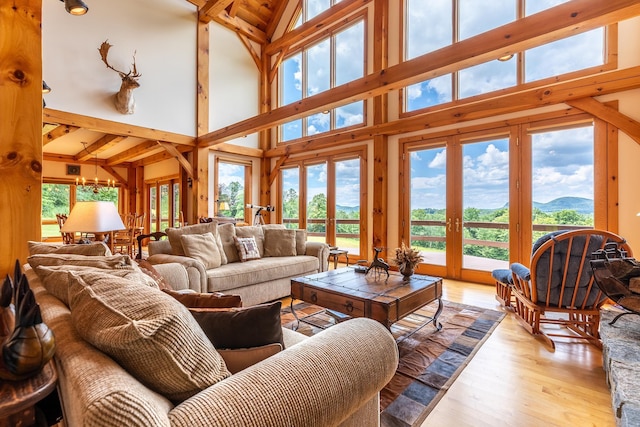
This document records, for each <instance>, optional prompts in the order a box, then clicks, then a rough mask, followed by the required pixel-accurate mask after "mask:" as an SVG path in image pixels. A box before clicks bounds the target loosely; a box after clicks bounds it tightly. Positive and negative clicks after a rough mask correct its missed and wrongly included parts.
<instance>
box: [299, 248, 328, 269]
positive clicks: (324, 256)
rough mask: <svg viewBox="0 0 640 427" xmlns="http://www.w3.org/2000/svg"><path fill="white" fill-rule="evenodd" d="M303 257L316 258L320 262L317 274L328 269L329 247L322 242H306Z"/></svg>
mask: <svg viewBox="0 0 640 427" xmlns="http://www.w3.org/2000/svg"><path fill="white" fill-rule="evenodd" d="M304 254H305V255H311V256H314V257H317V258H318V260H319V261H320V268H319V270H318V272H319V273H321V272H323V271H327V270H328V269H329V245H327V244H326V243H322V242H307V249H306V251H305V253H304Z"/></svg>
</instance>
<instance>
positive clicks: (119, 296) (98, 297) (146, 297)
mask: <svg viewBox="0 0 640 427" xmlns="http://www.w3.org/2000/svg"><path fill="white" fill-rule="evenodd" d="M69 276H70V279H69V282H70V288H69V300H70V308H71V321H72V323H73V325H74V327H75V328H76V330H77V331H78V333H79V334H80V336H81V337H82V338H83V339H85V340H86V341H88V342H89V343H90V344H92V345H94V346H95V347H97V348H98V349H99V350H101V351H103V352H104V353H106V354H108V355H109V356H111V357H112V358H113V359H114V360H115V361H116V362H118V363H119V364H120V365H121V366H122V367H123V368H125V369H126V370H127V371H129V373H131V375H133V376H134V377H136V378H137V379H138V380H139V381H140V382H142V383H143V384H145V385H146V386H147V387H149V388H150V389H152V390H154V391H156V392H157V393H159V394H161V395H163V396H165V397H167V398H168V399H170V400H172V401H174V402H181V401H183V400H185V399H187V398H189V397H191V396H193V395H194V394H196V393H198V392H199V391H201V390H204V389H205V388H207V387H209V386H210V385H212V384H215V383H216V382H218V381H221V380H223V379H224V378H227V377H228V376H229V375H230V373H229V371H228V370H227V368H226V366H225V364H224V361H223V359H222V358H221V356H220V355H219V354H218V353H217V352H216V350H215V348H214V347H213V345H212V344H211V342H210V341H209V340H208V339H207V337H206V335H205V334H204V333H203V332H202V329H200V327H199V326H198V324H197V322H196V321H195V320H194V318H193V316H191V315H190V314H189V311H188V309H187V308H186V307H184V306H183V305H182V304H180V303H179V302H178V301H176V300H175V299H173V298H172V297H170V296H169V295H166V294H165V293H163V292H160V291H158V290H157V289H151V288H149V287H147V286H143V285H140V284H138V283H135V282H133V281H130V280H127V279H121V278H116V277H114V276H110V275H105V274H98V273H92V272H70V273H69Z"/></svg>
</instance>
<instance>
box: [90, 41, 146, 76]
mask: <svg viewBox="0 0 640 427" xmlns="http://www.w3.org/2000/svg"><path fill="white" fill-rule="evenodd" d="M112 46H113V45H112V44H109V42H108V40H105V41H103V42H102V44H101V45H100V47H99V48H98V52H100V57H101V58H102V62H104V63H105V65H106V66H107V68H110V69H112V70H113V71H115V72H116V73H118V74H120V77H121V78H125V77H129V76H131V77H132V78H138V77H140V76H142V74H138V70H137V69H136V54H135V53H134V54H133V70H131V71H129V72H128V73H125V72H123V71H120V70H117V69H115V68H113V67H112V66H111V65H110V64H109V61H108V60H107V55H109V49H111V47H112ZM131 73H133V75H131Z"/></svg>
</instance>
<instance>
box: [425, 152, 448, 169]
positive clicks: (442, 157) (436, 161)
mask: <svg viewBox="0 0 640 427" xmlns="http://www.w3.org/2000/svg"><path fill="white" fill-rule="evenodd" d="M446 166H447V151H446V150H442V151H440V152H438V153H437V154H436V155H435V157H434V158H433V160H432V161H431V162H429V167H430V168H433V169H436V168H445V167H446Z"/></svg>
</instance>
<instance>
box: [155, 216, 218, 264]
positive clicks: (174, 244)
mask: <svg viewBox="0 0 640 427" xmlns="http://www.w3.org/2000/svg"><path fill="white" fill-rule="evenodd" d="M217 228H218V223H217V222H216V221H213V222H209V223H206V224H194V225H187V226H184V227H180V228H167V229H166V230H165V232H166V233H167V238H168V239H169V244H170V245H171V252H172V253H173V255H181V256H185V252H184V249H183V247H182V240H180V236H182V235H185V234H204V233H211V234H213V235H215V234H216V232H217Z"/></svg>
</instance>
